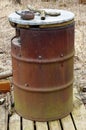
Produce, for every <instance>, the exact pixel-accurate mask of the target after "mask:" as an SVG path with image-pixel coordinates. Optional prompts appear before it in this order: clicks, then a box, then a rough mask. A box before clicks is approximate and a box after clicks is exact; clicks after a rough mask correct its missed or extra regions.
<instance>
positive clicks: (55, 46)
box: [11, 22, 74, 121]
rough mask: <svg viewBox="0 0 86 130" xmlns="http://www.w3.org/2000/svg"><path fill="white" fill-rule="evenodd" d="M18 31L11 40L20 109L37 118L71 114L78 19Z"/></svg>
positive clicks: (25, 113) (17, 104)
mask: <svg viewBox="0 0 86 130" xmlns="http://www.w3.org/2000/svg"><path fill="white" fill-rule="evenodd" d="M17 32H18V33H17V35H16V37H14V38H13V39H12V44H11V45H12V49H11V50H12V66H13V82H14V97H15V109H16V111H17V113H18V114H19V115H21V116H23V117H24V118H26V119H31V120H37V121H48V120H55V119H60V118H62V117H64V116H66V115H68V114H69V113H70V112H71V111H72V108H73V64H74V63H73V57H74V22H72V23H71V24H68V25H65V26H62V27H61V26H60V27H52V28H49V27H48V28H39V27H38V26H37V27H31V28H29V29H25V28H19V29H18V31H17Z"/></svg>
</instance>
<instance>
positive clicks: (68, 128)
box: [61, 115, 75, 130]
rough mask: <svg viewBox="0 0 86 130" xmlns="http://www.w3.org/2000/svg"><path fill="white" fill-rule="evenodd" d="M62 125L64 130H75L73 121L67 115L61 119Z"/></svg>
mask: <svg viewBox="0 0 86 130" xmlns="http://www.w3.org/2000/svg"><path fill="white" fill-rule="evenodd" d="M61 121H62V125H63V129H64V130H75V128H74V124H73V121H72V119H71V116H70V115H68V116H67V117H65V118H63V119H62V120H61Z"/></svg>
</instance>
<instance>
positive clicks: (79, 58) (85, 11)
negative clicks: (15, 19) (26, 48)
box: [0, 0, 86, 88]
mask: <svg viewBox="0 0 86 130" xmlns="http://www.w3.org/2000/svg"><path fill="white" fill-rule="evenodd" d="M22 2H24V3H23V5H19V4H17V3H15V2H13V1H12V0H1V1H0V3H1V6H0V64H1V65H2V66H5V69H6V70H7V69H10V68H11V55H10V51H11V49H10V47H11V42H10V40H11V38H12V37H13V36H14V35H15V32H14V29H13V28H12V27H11V26H10V24H9V22H8V15H9V14H10V13H12V12H14V11H15V10H20V9H25V8H27V4H30V5H33V6H35V7H36V8H57V9H66V10H70V11H72V12H73V13H74V14H75V22H76V25H75V62H74V74H75V76H74V77H75V81H74V86H76V87H78V88H80V87H84V86H86V33H85V31H86V5H82V4H79V2H78V0H69V1H68V0H57V2H56V3H55V2H48V3H47V2H41V0H33V1H32V0H28V2H26V1H24V0H22ZM0 71H1V69H0Z"/></svg>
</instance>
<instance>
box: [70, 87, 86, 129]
mask: <svg viewBox="0 0 86 130" xmlns="http://www.w3.org/2000/svg"><path fill="white" fill-rule="evenodd" d="M74 92H75V93H76V92H77V90H76V89H74ZM72 115H73V118H74V122H75V125H76V128H77V130H86V109H85V106H84V104H83V102H82V101H81V98H80V96H79V95H78V97H77V96H76V97H75V96H74V110H73V112H72Z"/></svg>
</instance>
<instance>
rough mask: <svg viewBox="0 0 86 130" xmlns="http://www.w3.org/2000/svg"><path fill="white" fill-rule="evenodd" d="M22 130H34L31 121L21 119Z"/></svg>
mask: <svg viewBox="0 0 86 130" xmlns="http://www.w3.org/2000/svg"><path fill="white" fill-rule="evenodd" d="M22 123H23V130H34V123H33V121H30V120H26V119H23V120H22Z"/></svg>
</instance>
